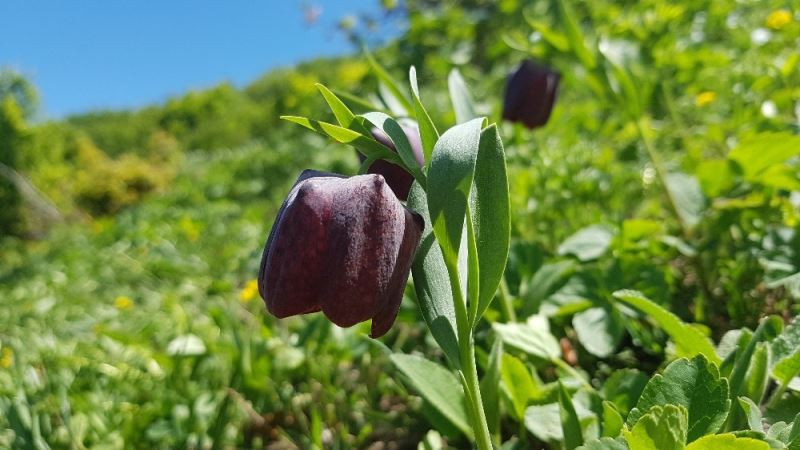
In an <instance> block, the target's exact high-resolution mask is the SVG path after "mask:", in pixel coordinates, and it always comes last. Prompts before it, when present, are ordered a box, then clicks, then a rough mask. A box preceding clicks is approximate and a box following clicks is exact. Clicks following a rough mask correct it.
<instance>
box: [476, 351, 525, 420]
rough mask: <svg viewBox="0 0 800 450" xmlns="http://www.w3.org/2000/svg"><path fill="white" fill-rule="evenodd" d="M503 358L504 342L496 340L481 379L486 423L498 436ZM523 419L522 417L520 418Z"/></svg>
mask: <svg viewBox="0 0 800 450" xmlns="http://www.w3.org/2000/svg"><path fill="white" fill-rule="evenodd" d="M502 357H503V341H501V340H500V339H495V340H494V344H492V351H491V352H490V353H489V361H488V363H487V366H486V370H485V371H484V374H483V378H482V379H481V399H482V400H483V410H484V412H485V413H486V422H487V423H488V425H489V433H491V434H492V435H496V434H497V433H499V432H500V379H501V367H502V360H503V359H502ZM520 417H521V416H520Z"/></svg>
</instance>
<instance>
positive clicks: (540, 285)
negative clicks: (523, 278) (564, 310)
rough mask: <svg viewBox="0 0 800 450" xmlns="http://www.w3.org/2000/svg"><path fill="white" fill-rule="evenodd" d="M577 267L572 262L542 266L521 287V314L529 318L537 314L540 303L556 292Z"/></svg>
mask: <svg viewBox="0 0 800 450" xmlns="http://www.w3.org/2000/svg"><path fill="white" fill-rule="evenodd" d="M577 267H578V265H577V263H576V262H575V261H574V260H566V261H558V262H554V263H547V264H544V265H543V266H542V267H541V268H539V270H537V271H536V273H535V274H533V277H531V279H530V280H529V281H527V282H526V283H524V284H523V285H522V287H521V291H522V292H520V297H522V299H523V300H524V304H523V307H522V309H523V314H524V315H525V316H529V315H531V314H535V313H538V312H539V307H540V306H541V304H542V302H543V301H544V300H545V299H546V298H547V297H549V296H550V295H551V294H553V293H554V292H556V291H557V290H558V289H559V288H560V287H562V286H563V285H564V283H566V282H567V279H568V278H569V277H570V276H572V274H573V273H575V269H576V268H577Z"/></svg>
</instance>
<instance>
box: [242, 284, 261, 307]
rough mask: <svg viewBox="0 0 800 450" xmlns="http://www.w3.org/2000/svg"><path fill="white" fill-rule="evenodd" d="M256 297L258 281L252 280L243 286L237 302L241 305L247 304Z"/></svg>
mask: <svg viewBox="0 0 800 450" xmlns="http://www.w3.org/2000/svg"><path fill="white" fill-rule="evenodd" d="M256 295H258V280H256V279H253V280H250V281H248V282H247V284H245V285H244V288H243V289H242V291H241V292H239V300H240V301H241V302H242V303H248V302H250V300H252V299H254V298H256Z"/></svg>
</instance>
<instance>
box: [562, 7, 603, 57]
mask: <svg viewBox="0 0 800 450" xmlns="http://www.w3.org/2000/svg"><path fill="white" fill-rule="evenodd" d="M555 3H556V7H557V10H558V18H559V22H560V23H561V29H562V30H564V34H565V35H566V37H567V42H568V43H569V46H570V48H571V49H572V52H573V53H575V56H577V57H578V59H579V60H580V61H581V63H582V64H583V65H584V67H586V68H587V69H590V70H591V69H594V68H595V66H596V65H597V59H596V58H595V55H594V53H592V52H591V51H590V50H589V48H587V46H586V41H584V38H583V33H582V32H581V29H580V27H579V26H578V20H577V19H576V18H575V11H574V10H573V9H572V5H570V4H569V0H555Z"/></svg>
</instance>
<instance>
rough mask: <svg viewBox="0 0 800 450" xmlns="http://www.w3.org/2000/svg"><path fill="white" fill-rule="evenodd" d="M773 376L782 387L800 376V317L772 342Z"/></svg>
mask: <svg viewBox="0 0 800 450" xmlns="http://www.w3.org/2000/svg"><path fill="white" fill-rule="evenodd" d="M771 349H772V361H773V362H772V369H771V372H772V376H773V377H774V378H775V380H777V381H778V382H779V383H781V384H782V385H784V386H785V385H788V384H789V383H790V382H791V381H792V379H793V378H794V377H796V376H800V316H797V317H795V318H794V320H793V321H792V323H790V324H789V326H787V327H786V328H785V329H784V330H783V332H782V333H781V334H780V335H779V336H778V337H777V338H776V339H775V340H774V341H772V345H771Z"/></svg>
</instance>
